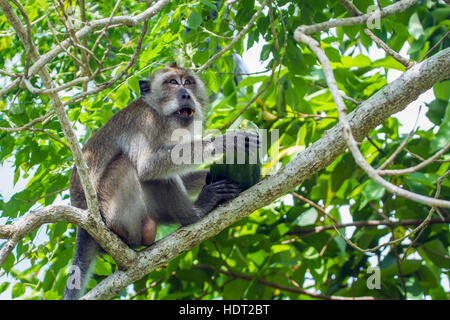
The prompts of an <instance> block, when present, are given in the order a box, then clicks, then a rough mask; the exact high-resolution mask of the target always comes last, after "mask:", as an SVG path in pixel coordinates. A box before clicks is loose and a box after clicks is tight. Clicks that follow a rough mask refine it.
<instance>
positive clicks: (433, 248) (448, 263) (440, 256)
mask: <svg viewBox="0 0 450 320" xmlns="http://www.w3.org/2000/svg"><path fill="white" fill-rule="evenodd" d="M422 246H423V247H425V249H422V248H420V247H419V248H418V249H417V250H418V251H419V253H420V255H422V256H424V255H425V256H426V257H428V258H429V259H430V260H431V261H432V262H433V263H434V264H435V265H436V266H438V267H441V268H446V269H450V259H449V258H448V256H449V252H448V248H447V249H446V248H445V247H444V245H443V244H442V242H441V241H439V240H437V239H434V240H431V241H428V242H427V243H424V244H423V245H422Z"/></svg>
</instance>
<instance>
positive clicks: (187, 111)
mask: <svg viewBox="0 0 450 320" xmlns="http://www.w3.org/2000/svg"><path fill="white" fill-rule="evenodd" d="M194 113H195V111H194V109H192V108H190V107H183V108H181V109H179V110H177V111H175V114H176V115H178V116H182V117H183V118H190V117H192V116H193V115H194Z"/></svg>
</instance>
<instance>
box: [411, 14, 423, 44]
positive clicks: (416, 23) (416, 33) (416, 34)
mask: <svg viewBox="0 0 450 320" xmlns="http://www.w3.org/2000/svg"><path fill="white" fill-rule="evenodd" d="M408 30H409V33H410V34H411V35H412V36H413V38H414V39H416V40H418V39H419V38H420V37H421V36H422V35H424V31H423V27H422V23H420V19H419V15H418V14H417V12H414V13H413V14H412V15H411V18H410V19H409V25H408Z"/></svg>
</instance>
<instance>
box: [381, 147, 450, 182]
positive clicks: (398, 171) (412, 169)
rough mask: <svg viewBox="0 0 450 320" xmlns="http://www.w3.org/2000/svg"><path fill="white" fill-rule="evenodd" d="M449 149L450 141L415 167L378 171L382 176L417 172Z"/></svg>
mask: <svg viewBox="0 0 450 320" xmlns="http://www.w3.org/2000/svg"><path fill="white" fill-rule="evenodd" d="M449 149H450V142H449V143H447V145H446V146H445V147H444V148H442V149H441V150H440V151H438V152H436V153H435V154H434V155H433V156H432V157H430V158H428V159H426V160H424V161H423V162H421V163H419V164H418V165H416V166H414V167H409V168H406V169H392V170H380V169H377V173H378V174H379V175H380V176H396V175H402V174H409V173H413V172H416V171H418V170H420V169H422V168H424V167H426V166H428V165H429V164H431V163H433V162H434V161H435V160H436V159H438V158H439V157H440V156H442V155H443V154H445V153H446V152H447V150H449Z"/></svg>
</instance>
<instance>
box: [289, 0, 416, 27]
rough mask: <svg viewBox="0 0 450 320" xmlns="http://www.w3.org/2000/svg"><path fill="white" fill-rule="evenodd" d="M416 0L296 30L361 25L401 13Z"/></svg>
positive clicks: (406, 0)
mask: <svg viewBox="0 0 450 320" xmlns="http://www.w3.org/2000/svg"><path fill="white" fill-rule="evenodd" d="M416 2H417V0H402V1H399V2H396V3H394V4H392V5H390V6H387V7H384V8H383V10H382V11H378V12H376V11H375V12H373V13H367V14H363V15H360V16H357V17H352V18H342V19H336V20H330V21H326V22H321V23H316V24H313V25H309V26H306V25H303V26H299V27H297V30H296V31H299V32H302V33H304V34H311V33H316V32H319V31H323V30H327V29H330V28H334V27H345V26H356V25H362V24H365V23H367V21H368V20H371V19H376V18H385V17H388V16H391V15H394V14H397V13H401V12H403V11H405V10H406V9H408V8H410V7H412V6H413V5H414V4H415V3H416Z"/></svg>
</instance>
